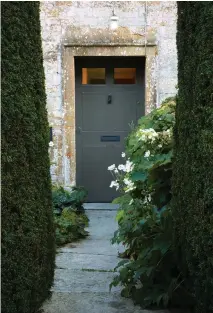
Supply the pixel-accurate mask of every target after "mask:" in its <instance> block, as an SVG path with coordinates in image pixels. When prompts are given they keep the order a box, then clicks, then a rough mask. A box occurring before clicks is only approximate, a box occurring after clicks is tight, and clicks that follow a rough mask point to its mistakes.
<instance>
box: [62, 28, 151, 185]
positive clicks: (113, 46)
mask: <svg viewBox="0 0 213 313" xmlns="http://www.w3.org/2000/svg"><path fill="white" fill-rule="evenodd" d="M61 45H62V68H63V114H64V128H63V138H61V141H62V142H63V165H62V166H63V168H62V169H61V170H62V173H63V176H64V185H66V186H67V185H75V182H76V142H75V137H76V133H75V131H76V130H75V128H76V126H75V60H74V58H75V57H85V56H93V57H96V56H97V57H101V56H103V57H105V56H112V57H113V56H119V57H126V56H128V57H131V56H134V57H135V56H143V57H144V56H145V57H146V64H145V113H146V114H147V113H149V112H150V111H151V110H152V109H153V108H154V107H155V106H156V95H157V92H156V85H157V84H156V68H157V61H156V57H157V46H156V45H155V36H154V34H151V35H150V39H149V40H147V44H146V45H145V36H144V35H143V30H142V33H141V34H136V33H134V32H132V31H130V30H128V28H123V27H120V28H118V30H117V31H116V32H112V31H110V30H104V29H95V28H86V27H85V28H83V27H81V28H78V27H73V26H70V27H68V29H67V31H66V33H65V35H64V37H63V40H62V42H61Z"/></svg>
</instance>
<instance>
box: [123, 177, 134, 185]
mask: <svg viewBox="0 0 213 313" xmlns="http://www.w3.org/2000/svg"><path fill="white" fill-rule="evenodd" d="M131 183H132V181H131V180H129V179H128V178H124V184H125V185H127V186H129V185H130V184H131Z"/></svg>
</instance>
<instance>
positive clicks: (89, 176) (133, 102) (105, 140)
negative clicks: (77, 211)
mask: <svg viewBox="0 0 213 313" xmlns="http://www.w3.org/2000/svg"><path fill="white" fill-rule="evenodd" d="M88 59H89V60H88ZM122 62H123V60H122ZM122 62H120V63H121V69H122V65H123V63H122ZM130 63H131V62H130ZM139 64H140V63H139ZM134 65H135V64H134ZM98 66H99V67H100V68H101V71H99V70H97V68H98ZM115 66H116V67H117V68H118V66H119V60H118V59H117V60H114V58H108V59H104V58H103V59H100V58H99V60H96V59H94V58H93V59H90V58H87V59H86V58H82V60H81V59H79V60H76V157H77V164H76V165H77V173H76V174H77V175H76V177H77V182H76V183H77V185H83V186H85V188H86V189H87V190H88V192H89V196H88V202H111V201H112V200H113V199H114V198H115V197H117V196H118V195H119V194H118V193H117V192H116V191H115V189H114V188H109V185H110V182H111V180H112V176H111V173H110V172H109V171H108V170H107V168H108V166H109V165H111V164H116V165H118V164H121V163H123V162H124V160H123V158H121V153H122V152H123V151H124V141H125V138H126V137H127V135H128V133H129V131H130V124H131V123H132V122H133V123H134V124H136V122H137V119H138V118H139V117H140V116H141V115H142V114H143V101H144V100H143V83H142V80H140V79H137V81H136V78H129V77H128V79H127V77H126V76H124V74H125V75H128V72H127V71H126V70H124V71H123V73H124V74H122V70H119V71H117V73H118V74H117V75H118V78H117V80H116V81H115V79H114V67H115ZM129 66H130V67H131V68H132V67H133V66H132V64H129ZM95 67H96V69H95ZM125 67H128V64H127V63H125ZM141 67H143V63H142V64H141ZM86 68H92V70H88V71H87V72H88V73H89V74H90V75H96V76H95V77H92V78H91V76H90V77H89V79H87V77H86V76H85V75H86V74H85V73H86V70H85V69H86ZM103 68H104V69H105V71H104V73H105V77H104V79H103V78H101V77H100V73H102V74H101V75H103ZM82 69H83V70H82ZM136 69H138V67H136V66H135V71H136ZM129 72H131V73H134V71H133V70H132V69H131V71H129ZM137 73H140V71H138V72H137ZM98 75H99V77H98ZM119 75H120V76H119ZM121 75H123V77H122V76H121ZM85 77H86V78H85ZM138 77H139V75H138V76H137V78H138ZM141 77H142V76H141ZM85 82H86V83H85Z"/></svg>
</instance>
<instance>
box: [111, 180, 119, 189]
mask: <svg viewBox="0 0 213 313" xmlns="http://www.w3.org/2000/svg"><path fill="white" fill-rule="evenodd" d="M109 187H110V188H112V187H115V189H116V190H118V189H119V183H118V181H117V180H113V181H112V182H111V184H110V186H109Z"/></svg>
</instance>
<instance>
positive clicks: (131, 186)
mask: <svg viewBox="0 0 213 313" xmlns="http://www.w3.org/2000/svg"><path fill="white" fill-rule="evenodd" d="M124 184H125V185H126V188H125V192H129V191H131V190H134V189H135V186H134V183H133V182H132V181H131V180H130V179H128V178H124Z"/></svg>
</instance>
